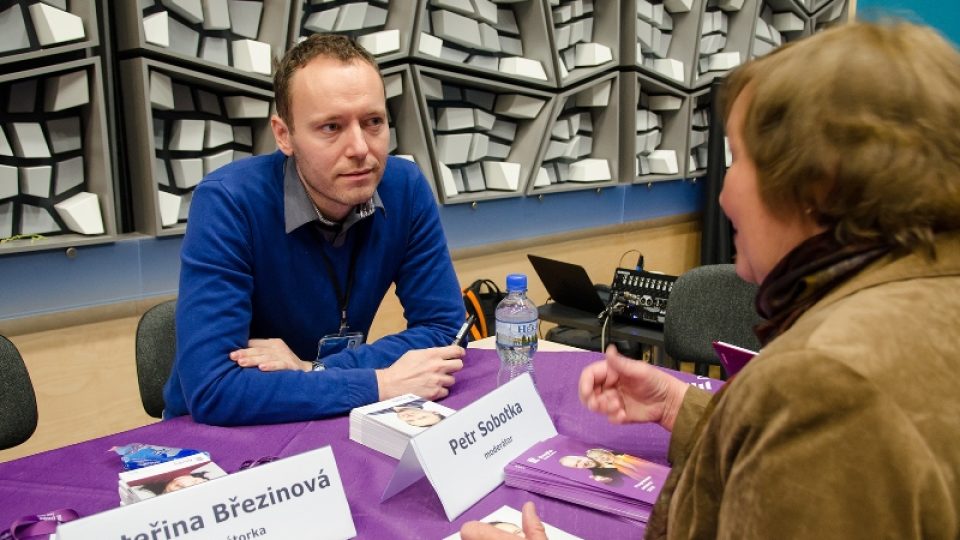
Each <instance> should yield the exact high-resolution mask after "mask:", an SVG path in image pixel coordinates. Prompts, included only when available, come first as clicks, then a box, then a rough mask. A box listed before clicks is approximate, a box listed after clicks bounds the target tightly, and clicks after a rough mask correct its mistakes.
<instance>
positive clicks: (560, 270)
mask: <svg viewBox="0 0 960 540" xmlns="http://www.w3.org/2000/svg"><path fill="white" fill-rule="evenodd" d="M527 258H528V259H530V264H532V265H533V269H534V270H535V271H536V272H537V276H539V277H540V281H542V282H543V286H544V287H545V288H546V289H547V293H548V294H550V298H552V299H553V301H554V302H557V303H558V304H563V305H565V306H567V307H571V308H575V309H579V310H582V311H586V312H588V313H590V314H592V315H598V314H599V313H600V312H601V311H603V309H604V308H605V307H606V305H605V303H604V301H603V299H602V298H601V297H600V293H599V292H597V289H596V288H594V286H593V282H592V281H590V276H588V275H587V271H586V270H584V269H583V267H582V266H580V265H579V264H573V263H568V262H563V261H558V260H555V259H547V258H546V257H539V256H537V255H530V254H527Z"/></svg>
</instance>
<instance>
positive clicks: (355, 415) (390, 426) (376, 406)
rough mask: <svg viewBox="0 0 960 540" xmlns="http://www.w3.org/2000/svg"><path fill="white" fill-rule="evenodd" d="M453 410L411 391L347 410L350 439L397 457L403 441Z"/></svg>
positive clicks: (402, 448)
mask: <svg viewBox="0 0 960 540" xmlns="http://www.w3.org/2000/svg"><path fill="white" fill-rule="evenodd" d="M455 412H456V411H455V410H453V409H451V408H449V407H444V406H443V405H440V404H438V403H434V402H432V401H427V400H425V399H423V398H421V397H419V396H415V395H413V394H405V395H402V396H397V397H395V398H392V399H388V400H386V401H380V402H378V403H373V404H370V405H366V406H364V407H357V408H356V409H353V410H352V411H350V440H352V441H356V442H358V443H360V444H362V445H364V446H367V447H369V448H372V449H374V450H376V451H378V452H382V453H384V454H386V455H388V456H390V457H392V458H396V459H400V456H402V455H403V450H404V448H406V447H407V442H408V441H409V440H410V439H412V438H413V437H415V436H416V435H419V434H420V433H423V431H424V430H426V429H427V428H428V427H430V426H433V425H436V424H437V423H439V422H440V421H441V420H443V419H444V418H446V417H448V416H450V415H451V414H453V413H455Z"/></svg>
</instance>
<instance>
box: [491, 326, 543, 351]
mask: <svg viewBox="0 0 960 540" xmlns="http://www.w3.org/2000/svg"><path fill="white" fill-rule="evenodd" d="M539 322H540V321H537V320H533V321H530V322H526V323H510V322H504V321H497V345H500V346H501V347H526V346H529V345H534V344H536V343H537V325H538V324H539Z"/></svg>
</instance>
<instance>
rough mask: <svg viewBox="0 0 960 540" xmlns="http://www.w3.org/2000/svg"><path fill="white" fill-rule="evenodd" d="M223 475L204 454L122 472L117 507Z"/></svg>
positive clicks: (221, 470)
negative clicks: (118, 504)
mask: <svg viewBox="0 0 960 540" xmlns="http://www.w3.org/2000/svg"><path fill="white" fill-rule="evenodd" d="M226 475H227V473H226V472H225V471H224V470H223V469H221V468H220V467H219V466H217V464H216V463H214V462H212V461H210V455H209V454H207V453H206V452H203V453H199V454H193V455H190V456H186V457H182V458H178V459H174V460H171V461H167V462H164V463H158V464H156V465H150V466H149V467H143V468H140V469H134V470H132V471H123V472H121V473H120V482H119V490H118V491H119V493H120V504H121V506H122V505H127V504H132V503H135V502H140V501H143V500H146V499H152V498H154V497H156V496H158V495H163V494H164V493H171V492H173V491H179V490H181V489H184V488H187V487H190V486H194V485H197V484H200V483H203V482H207V481H209V480H213V479H214V478H220V477H221V476H226Z"/></svg>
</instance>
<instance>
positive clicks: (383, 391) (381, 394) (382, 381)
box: [373, 369, 393, 401]
mask: <svg viewBox="0 0 960 540" xmlns="http://www.w3.org/2000/svg"><path fill="white" fill-rule="evenodd" d="M386 371H387V370H386V369H375V370H373V373H374V374H375V375H376V376H377V396H378V399H377V401H383V400H385V399H390V398H391V397H393V396H390V395H387V386H388V383H387V373H386Z"/></svg>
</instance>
